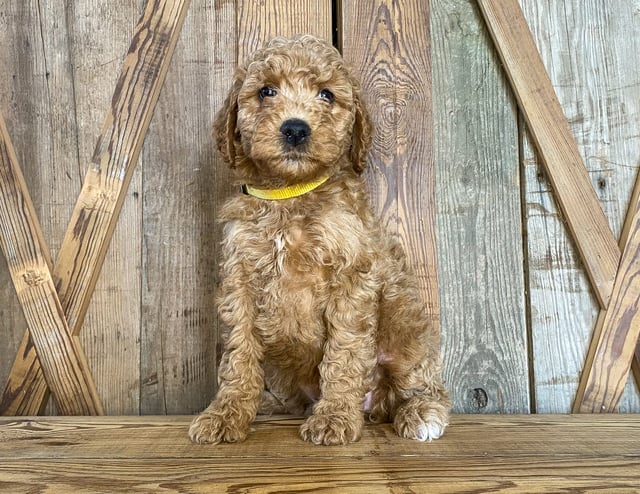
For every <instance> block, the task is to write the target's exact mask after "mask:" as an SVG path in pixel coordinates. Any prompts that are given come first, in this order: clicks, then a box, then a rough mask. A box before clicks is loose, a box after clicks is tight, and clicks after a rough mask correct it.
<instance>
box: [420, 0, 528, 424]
mask: <svg viewBox="0 0 640 494" xmlns="http://www.w3.org/2000/svg"><path fill="white" fill-rule="evenodd" d="M431 6H432V8H431V25H432V33H433V34H432V40H433V46H432V54H433V81H434V83H433V91H434V121H435V122H436V125H435V127H434V133H435V136H434V142H435V163H436V176H437V188H436V197H437V204H438V211H437V214H438V234H439V237H438V253H439V259H438V265H439V273H440V296H441V301H442V302H441V313H442V317H441V321H442V339H443V355H444V361H445V372H444V373H445V377H446V381H447V383H448V384H449V386H450V388H451V394H452V396H453V399H454V410H455V411H457V412H488V413H527V412H529V411H530V398H529V369H528V361H527V328H526V321H525V296H524V275H523V251H522V234H523V231H522V225H521V216H520V178H519V169H518V168H519V166H518V162H519V156H518V129H517V120H516V106H515V101H514V99H513V97H512V94H511V91H510V89H509V85H508V82H507V80H506V78H505V77H504V75H503V73H502V71H501V68H500V65H499V62H498V59H497V56H496V55H495V53H494V51H493V47H492V42H491V40H490V38H489V35H488V33H487V31H486V29H485V28H484V25H483V23H482V21H481V18H480V13H479V12H478V10H477V7H476V6H475V2H467V1H463V0H432V2H431Z"/></svg>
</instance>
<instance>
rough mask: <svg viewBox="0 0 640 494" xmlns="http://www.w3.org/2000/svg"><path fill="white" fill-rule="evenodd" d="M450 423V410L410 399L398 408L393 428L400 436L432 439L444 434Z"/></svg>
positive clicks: (418, 439)
mask: <svg viewBox="0 0 640 494" xmlns="http://www.w3.org/2000/svg"><path fill="white" fill-rule="evenodd" d="M447 425H449V413H448V410H447V409H446V408H445V407H443V406H440V405H438V404H431V405H429V404H428V403H425V402H423V401H419V400H416V401H414V400H410V401H409V402H408V403H406V404H404V405H403V406H401V407H400V408H399V409H398V412H397V413H396V416H395V419H394V420H393V428H394V429H395V431H396V433H397V434H398V435H399V436H400V437H404V438H406V439H415V440H417V441H432V440H433V439H438V438H439V437H440V436H442V435H443V434H444V430H445V429H446V427H447Z"/></svg>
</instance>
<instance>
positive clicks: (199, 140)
mask: <svg viewBox="0 0 640 494" xmlns="http://www.w3.org/2000/svg"><path fill="white" fill-rule="evenodd" d="M193 10H194V12H195V14H194V15H190V16H188V17H187V19H186V21H185V25H184V27H183V29H182V35H181V38H180V43H179V44H178V46H177V48H176V52H175V53H174V55H173V61H172V64H171V68H170V69H169V73H168V74H167V80H166V82H165V88H164V90H163V93H162V96H161V97H160V100H159V101H158V107H157V110H156V112H157V113H158V114H160V115H171V118H163V119H155V120H154V121H153V122H152V123H151V127H150V129H149V136H148V137H147V143H146V145H145V148H144V150H143V156H142V160H143V162H144V185H143V191H144V195H143V197H144V200H143V223H144V237H143V249H142V252H143V257H142V263H143V264H142V268H143V272H144V276H143V277H142V318H141V327H142V333H141V346H142V351H141V369H140V375H141V381H142V390H141V403H140V412H141V413H142V414H159V413H162V414H164V413H168V414H175V413H195V412H200V411H202V409H203V408H204V407H206V406H207V405H208V404H209V401H210V400H211V398H212V397H213V393H214V391H215V387H216V382H217V379H216V351H217V348H216V347H217V343H218V327H217V324H218V323H217V318H216V309H215V296H214V293H215V289H216V284H217V281H218V266H217V264H218V260H219V259H218V245H219V239H220V238H221V228H220V225H219V224H218V223H217V222H216V217H217V210H218V207H219V206H220V204H221V203H222V202H223V201H225V200H226V199H227V198H228V197H229V196H230V195H231V194H237V193H238V188H237V187H235V186H233V185H232V179H231V177H230V174H231V172H230V169H229V167H228V165H226V164H225V163H223V162H222V161H221V160H220V159H219V157H218V156H216V151H215V144H214V142H213V139H212V136H211V124H212V122H213V120H214V114H215V112H216V111H217V110H218V109H219V108H220V107H221V106H222V103H223V101H224V98H225V96H226V94H225V92H226V89H227V87H228V86H229V84H230V83H231V81H232V79H233V73H234V71H235V68H236V55H235V54H236V40H235V36H236V27H235V18H236V9H235V2H233V1H226V2H221V3H220V4H219V5H217V6H216V8H215V9H212V8H209V7H208V6H207V3H206V2H200V3H199V4H194V6H193Z"/></svg>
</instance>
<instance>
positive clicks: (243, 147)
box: [189, 36, 450, 444]
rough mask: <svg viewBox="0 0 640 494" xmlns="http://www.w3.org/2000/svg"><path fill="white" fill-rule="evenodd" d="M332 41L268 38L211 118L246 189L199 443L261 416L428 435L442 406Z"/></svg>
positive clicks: (231, 239)
mask: <svg viewBox="0 0 640 494" xmlns="http://www.w3.org/2000/svg"><path fill="white" fill-rule="evenodd" d="M358 90H359V85H358V83H357V81H356V80H355V79H354V77H353V76H352V75H350V73H349V72H348V70H347V68H346V66H345V62H344V61H343V60H342V58H341V57H340V54H339V53H338V51H337V50H336V49H335V48H333V47H332V46H331V45H329V44H328V43H326V42H325V41H322V40H320V39H317V38H315V37H311V36H302V37H298V38H295V39H292V40H289V39H283V38H276V39H273V40H272V41H271V42H270V43H268V44H267V45H266V47H265V48H263V49H262V50H259V51H257V52H256V53H255V54H254V55H253V56H252V57H251V58H250V59H249V60H248V61H247V62H245V63H244V65H242V66H241V67H239V68H238V70H237V72H236V76H235V81H234V83H233V87H232V89H231V92H230V94H229V96H228V98H227V100H226V102H225V105H224V108H223V109H222V110H221V111H220V113H219V114H218V116H217V118H216V122H215V134H216V138H217V145H218V148H219V150H220V152H221V154H222V156H223V158H224V160H225V161H227V162H228V163H229V164H230V165H231V167H232V168H233V169H234V171H235V173H236V175H237V177H238V179H239V183H241V184H244V191H245V194H244V195H241V194H239V195H238V196H236V197H233V198H232V199H231V200H230V201H229V202H228V203H227V204H226V205H225V207H224V208H223V210H222V213H221V219H222V221H223V222H224V239H223V261H222V264H221V268H222V277H223V281H222V286H221V289H220V293H219V300H218V308H219V314H220V318H221V319H222V321H223V322H224V323H225V325H226V326H227V327H228V334H226V341H225V345H226V348H225V352H224V355H223V357H222V361H221V364H220V368H219V389H218V393H217V396H216V398H215V400H214V401H213V402H212V403H211V405H210V406H209V407H208V408H207V409H206V410H205V411H204V412H203V413H202V414H201V415H200V416H198V417H197V418H196V419H195V420H194V421H193V423H192V425H191V428H190V431H189V434H190V436H191V439H192V440H193V441H195V442H198V443H219V442H222V441H225V442H234V441H241V440H243V439H245V437H246V436H247V433H248V431H249V427H250V424H251V422H252V421H253V420H254V419H255V416H256V413H257V412H258V411H260V412H265V413H270V412H271V413H273V412H278V413H280V412H289V413H294V414H302V413H303V412H305V410H306V409H307V408H309V407H310V405H312V414H311V415H310V416H309V417H308V418H307V419H306V421H305V422H304V424H303V425H302V427H301V429H300V435H301V436H302V438H303V439H305V440H307V441H310V442H312V443H315V444H345V443H349V442H351V441H356V440H358V439H359V437H360V434H361V431H362V426H363V423H364V411H368V412H369V418H370V420H371V421H373V422H382V421H386V420H391V421H393V425H394V428H395V430H396V432H397V433H398V434H399V435H400V436H402V437H406V438H411V439H417V440H420V441H425V440H431V439H436V438H438V437H440V436H441V435H442V433H443V432H444V429H445V427H446V426H447V423H448V414H449V408H450V403H449V399H448V397H447V393H446V391H445V389H444V387H443V385H442V382H441V378H440V359H439V348H438V345H439V338H438V335H437V332H436V331H435V330H434V328H433V327H432V326H431V325H430V324H429V321H428V318H427V317H426V315H425V311H424V308H423V304H422V302H421V300H420V294H419V291H418V288H417V284H416V280H415V279H414V277H413V276H412V274H411V273H410V270H409V269H408V267H407V263H406V260H405V257H404V254H403V252H402V249H401V247H400V246H399V244H398V243H397V242H396V241H395V240H393V239H392V238H391V237H390V236H388V235H386V234H385V233H384V232H383V230H382V229H381V227H380V225H379V223H378V221H377V220H376V218H375V217H374V215H373V214H372V212H371V210H370V207H369V203H368V198H367V194H366V190H365V189H366V188H365V184H364V181H363V178H362V177H361V173H362V171H363V169H364V168H365V164H366V155H367V151H368V148H369V144H370V141H371V125H370V122H369V118H368V116H367V114H366V112H365V109H364V108H363V106H362V101H361V99H360V96H359V94H358Z"/></svg>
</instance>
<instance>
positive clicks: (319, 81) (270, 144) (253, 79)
mask: <svg viewBox="0 0 640 494" xmlns="http://www.w3.org/2000/svg"><path fill="white" fill-rule="evenodd" d="M214 130H215V136H216V141H217V145H218V149H219V150H220V152H221V154H222V157H223V159H224V160H225V161H227V162H228V163H229V164H230V165H231V166H232V167H234V168H236V170H237V172H238V174H239V175H240V178H241V179H243V180H246V181H249V182H253V183H255V184H265V183H267V184H280V185H288V184H291V183H297V182H301V181H305V180H311V179H314V178H317V177H319V176H321V175H330V174H332V173H335V172H336V171H337V170H338V169H340V168H343V167H351V168H353V170H355V171H356V172H357V173H361V172H362V171H363V170H364V168H365V165H366V155H367V151H368V148H369V145H370V142H371V124H370V122H369V117H368V115H367V113H366V111H365V109H364V107H363V105H362V100H361V98H360V95H359V84H358V82H357V81H356V79H355V78H354V77H353V76H352V75H351V74H350V73H349V72H348V70H347V68H346V67H345V63H344V61H343V60H342V57H341V56H340V54H339V53H338V51H337V50H336V49H335V48H334V47H332V46H331V45H330V44H328V43H327V42H325V41H323V40H320V39H318V38H315V37H312V36H301V37H298V38H294V39H285V38H274V39H273V40H271V41H270V42H269V43H268V44H267V45H266V46H265V47H264V48H263V49H261V50H258V51H257V52H255V53H254V54H253V55H252V56H251V57H250V58H249V59H248V60H247V61H246V62H245V63H244V64H243V65H241V66H240V67H239V68H238V69H237V71H236V75H235V80H234V82H233V86H232V88H231V91H230V93H229V95H228V97H227V99H226V101H225V103H224V106H223V108H222V109H221V110H220V112H219V113H218V115H217V117H216V121H215V124H214Z"/></svg>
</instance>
